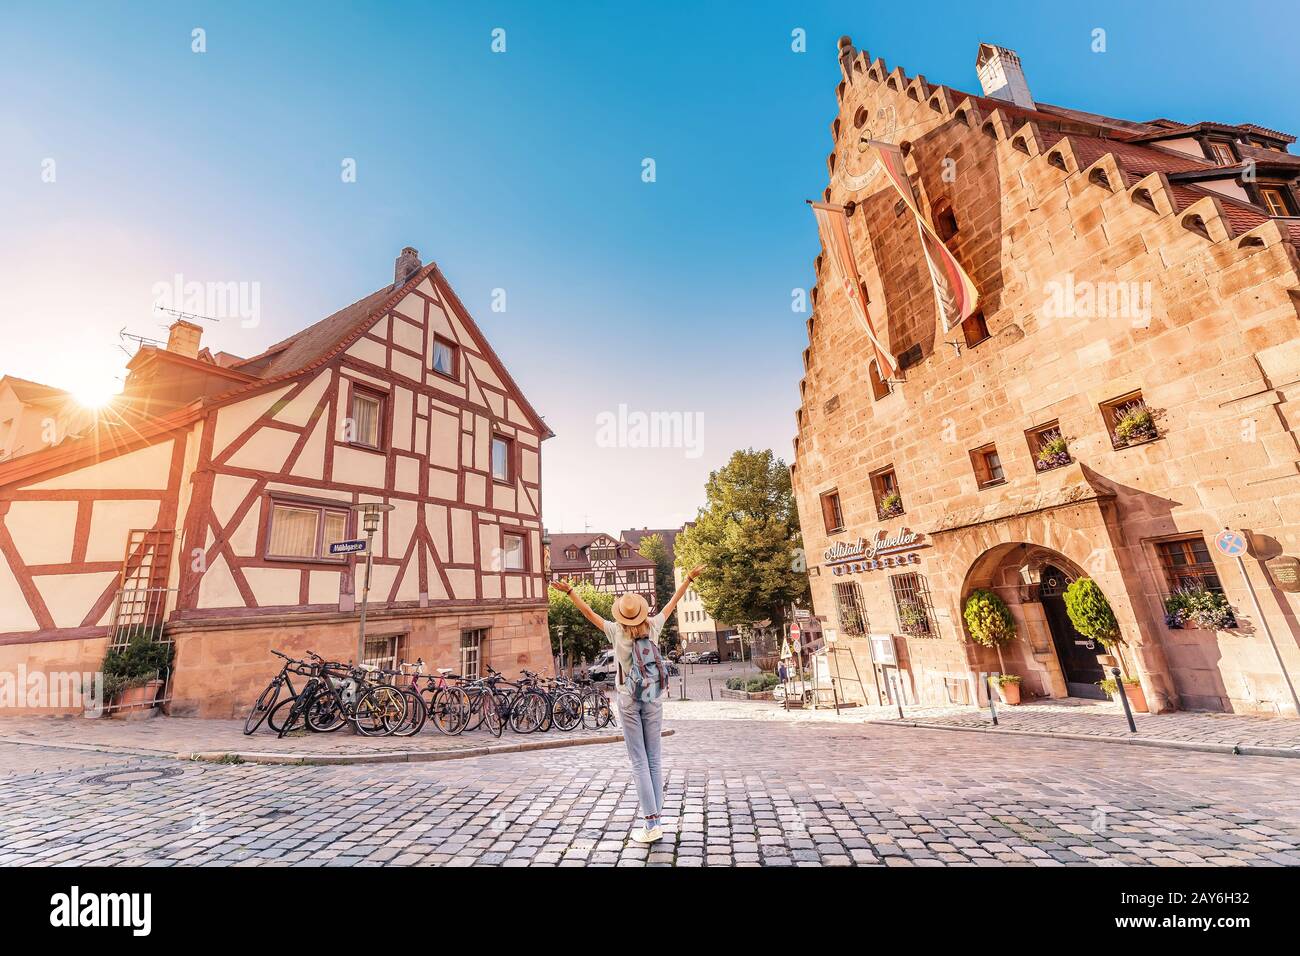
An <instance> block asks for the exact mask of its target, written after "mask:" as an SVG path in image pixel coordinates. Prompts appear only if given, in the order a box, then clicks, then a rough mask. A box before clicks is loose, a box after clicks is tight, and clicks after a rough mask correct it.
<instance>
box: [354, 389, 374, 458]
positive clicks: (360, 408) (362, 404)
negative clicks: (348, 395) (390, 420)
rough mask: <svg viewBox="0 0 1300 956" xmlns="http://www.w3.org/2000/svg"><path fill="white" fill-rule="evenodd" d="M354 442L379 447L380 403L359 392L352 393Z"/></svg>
mask: <svg viewBox="0 0 1300 956" xmlns="http://www.w3.org/2000/svg"><path fill="white" fill-rule="evenodd" d="M352 428H353V440H354V441H356V442H358V443H359V444H362V445H375V446H378V445H379V401H378V399H374V398H371V397H370V396H369V395H362V394H361V393H359V392H357V391H353V393H352Z"/></svg>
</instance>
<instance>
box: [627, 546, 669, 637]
mask: <svg viewBox="0 0 1300 956" xmlns="http://www.w3.org/2000/svg"><path fill="white" fill-rule="evenodd" d="M637 553H638V554H640V555H641V557H643V558H648V559H649V560H651V561H653V562H654V563H655V607H657V608H662V607H663V606H664V605H666V604H667V603H668V599H669V598H671V597H672V596H673V591H675V590H677V585H676V584H675V583H674V582H673V564H672V562H671V561H669V560H668V545H667V544H665V543H664V536H663V535H661V534H658V533H656V534H648V535H646V536H645V537H644V538H642V539H641V546H640V547H639V548H637ZM659 640H660V643H661V644H662V645H663V647H664V649H665V650H672V649H673V648H675V647H676V646H677V615H676V614H674V615H673V616H672V618H671V619H669V621H668V623H667V624H665V625H664V629H663V632H662V633H661V634H660V636H659Z"/></svg>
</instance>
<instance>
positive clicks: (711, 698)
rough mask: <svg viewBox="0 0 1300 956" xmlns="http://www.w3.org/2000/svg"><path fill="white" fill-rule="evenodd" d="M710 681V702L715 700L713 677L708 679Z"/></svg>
mask: <svg viewBox="0 0 1300 956" xmlns="http://www.w3.org/2000/svg"><path fill="white" fill-rule="evenodd" d="M708 681H709V700H713V678H712V677H710V678H708Z"/></svg>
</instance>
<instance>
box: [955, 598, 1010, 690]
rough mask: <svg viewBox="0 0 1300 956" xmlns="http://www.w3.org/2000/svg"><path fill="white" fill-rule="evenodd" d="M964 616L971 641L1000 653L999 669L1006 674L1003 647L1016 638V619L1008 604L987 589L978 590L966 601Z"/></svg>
mask: <svg viewBox="0 0 1300 956" xmlns="http://www.w3.org/2000/svg"><path fill="white" fill-rule="evenodd" d="M963 615H964V616H965V618H966V629H967V630H968V631H970V636H971V640H973V641H974V642H975V643H976V644H983V645H984V646H985V647H992V648H994V649H995V650H996V651H997V652H998V669H999V670H1000V671H1001V672H1002V673H1006V669H1007V665H1006V663H1005V662H1004V661H1003V660H1002V646H1003V645H1004V644H1009V643H1011V641H1012V640H1014V639H1015V636H1016V619H1015V618H1013V617H1012V616H1011V609H1010V608H1009V607H1007V605H1006V602H1005V601H1003V600H1002V598H1000V597H998V596H997V595H996V594H995V593H993V592H992V591H990V590H988V589H987V588H976V589H975V590H974V591H972V592H971V593H970V597H968V598H967V599H966V609H965V611H964V612H963Z"/></svg>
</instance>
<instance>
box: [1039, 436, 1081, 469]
mask: <svg viewBox="0 0 1300 956" xmlns="http://www.w3.org/2000/svg"><path fill="white" fill-rule="evenodd" d="M1051 435H1052V437H1051V438H1049V439H1048V440H1047V441H1045V442H1043V443H1042V444H1041V445H1039V446H1038V454H1037V455H1035V456H1034V467H1035V468H1036V469H1038V470H1039V471H1050V470H1051V469H1053V468H1060V467H1061V466H1062V465H1068V464H1069V463H1070V462H1071V461H1073V460H1074V459H1073V458H1071V457H1070V445H1069V442H1068V441H1067V440H1066V438H1065V436H1063V435H1062V434H1061V433H1060V432H1053V433H1051Z"/></svg>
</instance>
